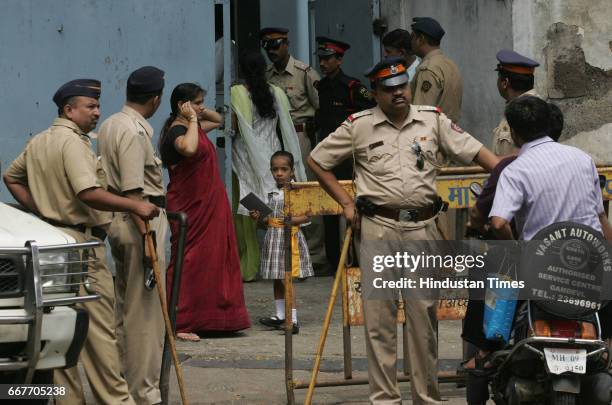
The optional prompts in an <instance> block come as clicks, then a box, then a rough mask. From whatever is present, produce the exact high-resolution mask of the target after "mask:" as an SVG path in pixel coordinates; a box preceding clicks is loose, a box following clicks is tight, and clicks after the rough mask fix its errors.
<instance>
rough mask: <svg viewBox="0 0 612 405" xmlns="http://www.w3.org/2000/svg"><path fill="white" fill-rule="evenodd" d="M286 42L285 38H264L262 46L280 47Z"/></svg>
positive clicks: (267, 47) (264, 47)
mask: <svg viewBox="0 0 612 405" xmlns="http://www.w3.org/2000/svg"><path fill="white" fill-rule="evenodd" d="M283 42H285V38H276V39H262V40H261V47H262V48H263V49H266V50H268V49H278V48H280V46H281V45H282V43H283Z"/></svg>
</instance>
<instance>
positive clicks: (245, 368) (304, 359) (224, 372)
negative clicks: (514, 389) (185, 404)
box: [170, 277, 465, 405]
mask: <svg viewBox="0 0 612 405" xmlns="http://www.w3.org/2000/svg"><path fill="white" fill-rule="evenodd" d="M332 282H333V279H332V278H330V277H317V278H311V279H308V281H306V282H303V283H296V285H295V286H296V292H297V302H298V320H299V322H300V325H301V329H300V334H299V335H297V336H294V340H293V346H294V350H293V354H294V369H295V371H294V378H295V379H299V380H301V381H308V379H309V378H310V373H309V370H310V369H311V368H312V364H313V360H314V353H315V350H316V345H317V343H318V340H319V335H320V332H321V328H322V324H323V317H324V315H325V310H326V308H327V303H328V299H329V294H330V292H331V286H332ZM203 290H204V291H205V289H203ZM244 291H245V298H246V303H247V306H248V309H249V314H250V316H251V320H252V323H253V325H252V327H251V329H249V330H247V331H245V332H243V333H240V334H238V335H235V336H208V337H204V338H203V339H202V340H201V341H200V342H198V343H191V342H179V343H178V351H179V354H180V356H181V358H182V359H184V360H183V362H182V366H183V373H184V375H185V380H186V386H187V395H188V399H189V401H190V403H191V404H284V403H286V395H285V385H284V335H283V334H282V333H281V332H279V331H271V330H268V329H267V328H266V327H264V326H263V325H260V324H259V323H258V322H257V319H258V318H260V317H263V316H268V315H270V314H272V313H273V311H274V300H273V297H272V283H270V282H263V281H258V282H255V283H247V284H244ZM460 333H461V324H460V322H458V321H444V322H440V325H439V336H440V343H439V348H440V358H441V359H442V360H441V361H440V367H441V368H442V369H449V370H450V369H454V367H456V365H457V362H458V361H459V359H460V357H461V350H462V345H461V339H460V337H459V335H460ZM400 336H401V335H400ZM351 343H352V348H353V370H354V373H353V375H354V377H356V378H357V377H367V366H366V358H365V344H364V338H363V329H362V328H361V327H355V328H353V329H352V336H351ZM400 349H401V348H400ZM400 358H401V355H400ZM342 367H343V363H342V326H341V305H340V297H338V302H337V304H336V307H335V311H334V316H333V319H332V324H331V326H330V330H329V334H328V338H327V342H326V346H325V352H324V357H323V362H322V367H321V373H320V374H319V379H320V380H323V379H326V378H334V377H340V376H342V369H343V368H342ZM170 381H171V389H170V398H171V401H170V402H171V403H172V404H180V396H179V391H178V386H177V384H176V377H175V374H174V370H172V374H171V378H170ZM409 386H410V384H409V383H402V384H400V387H401V389H402V396H403V398H404V399H405V401H404V403H406V404H410V403H412V401H410V400H409V398H410V387H409ZM441 390H442V393H443V396H444V397H445V399H447V402H445V403H446V404H448V405H455V404H465V400H464V399H463V398H464V395H465V390H464V389H460V388H457V386H456V384H454V383H446V384H441ZM305 394H306V390H296V403H303V401H304V397H305ZM367 397H368V387H367V385H360V386H348V387H328V388H317V389H316V390H315V395H314V399H313V403H315V404H365V403H368V401H367Z"/></svg>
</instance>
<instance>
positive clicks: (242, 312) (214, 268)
mask: <svg viewBox="0 0 612 405" xmlns="http://www.w3.org/2000/svg"><path fill="white" fill-rule="evenodd" d="M170 102H171V107H172V112H171V114H170V118H168V120H167V121H166V123H165V125H164V128H163V129H162V132H161V136H160V152H161V157H162V161H163V163H164V166H166V167H167V168H168V172H169V174H170V183H169V184H168V192H167V208H168V210H169V211H175V212H177V211H181V212H184V213H186V214H187V221H188V224H189V227H188V230H187V241H186V245H185V256H184V262H183V273H182V276H181V288H180V293H179V300H178V311H177V317H176V330H177V337H178V338H179V339H183V340H188V341H198V340H199V337H198V335H197V333H199V332H209V331H227V332H236V331H239V330H242V329H246V328H248V327H250V326H251V324H250V320H249V315H248V313H247V310H246V306H245V303H244V295H243V291H242V279H241V274H240V260H239V258H238V250H237V244H236V235H235V231H234V225H233V223H232V212H231V208H230V205H229V201H228V198H227V194H226V192H225V186H224V184H223V182H222V181H221V176H220V174H219V168H218V163H217V154H216V151H215V147H214V146H213V144H212V142H211V141H210V140H209V139H208V137H207V136H206V131H209V130H211V129H214V128H216V127H218V126H219V124H220V122H221V116H220V115H219V114H218V113H217V112H215V111H211V110H207V109H206V108H205V107H204V90H203V89H202V88H201V87H200V86H198V85H196V84H193V83H183V84H179V85H178V86H177V87H176V88H175V89H174V91H173V92H172V95H171V97H170ZM177 239H178V229H177V227H176V224H173V225H172V238H171V241H172V257H171V260H170V266H169V268H168V276H167V280H168V284H167V290H166V291H168V292H169V291H172V274H173V269H174V262H175V257H176V249H177Z"/></svg>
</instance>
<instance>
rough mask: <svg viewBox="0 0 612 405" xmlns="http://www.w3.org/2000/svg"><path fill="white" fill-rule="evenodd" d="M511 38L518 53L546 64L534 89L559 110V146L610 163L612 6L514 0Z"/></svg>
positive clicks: (597, 1) (591, 1) (597, 0)
mask: <svg viewBox="0 0 612 405" xmlns="http://www.w3.org/2000/svg"><path fill="white" fill-rule="evenodd" d="M513 33H514V44H515V49H516V50H517V51H518V52H524V53H526V54H533V55H535V56H536V57H537V58H538V60H540V58H542V59H544V60H545V64H544V66H543V67H542V68H540V69H538V70H537V71H536V88H537V90H538V92H539V94H541V95H543V96H545V97H548V98H550V99H551V101H553V102H555V103H556V104H557V105H559V107H560V108H561V110H562V111H563V113H564V115H565V129H564V132H563V136H562V138H561V139H562V140H563V142H565V143H568V144H571V145H575V146H577V147H579V148H581V149H583V150H585V151H586V152H588V153H590V154H591V155H592V156H593V157H594V158H595V159H596V160H597V161H598V163H600V164H612V148H611V147H610V145H611V144H612V142H611V141H612V124H611V122H612V49H611V44H612V2H610V1H609V0H581V1H570V0H516V1H515V2H514V4H513Z"/></svg>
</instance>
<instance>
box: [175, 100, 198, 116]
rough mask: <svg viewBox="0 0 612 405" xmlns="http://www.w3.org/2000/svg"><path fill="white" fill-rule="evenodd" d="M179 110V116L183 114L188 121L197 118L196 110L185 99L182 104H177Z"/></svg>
mask: <svg viewBox="0 0 612 405" xmlns="http://www.w3.org/2000/svg"><path fill="white" fill-rule="evenodd" d="M179 112H180V114H181V116H183V117H184V118H185V119H186V120H188V121H191V120H194V119H195V120H197V119H198V117H197V115H196V112H195V110H194V109H193V107H192V106H191V103H190V102H189V101H185V102H184V103H183V104H179Z"/></svg>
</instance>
